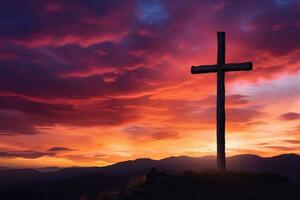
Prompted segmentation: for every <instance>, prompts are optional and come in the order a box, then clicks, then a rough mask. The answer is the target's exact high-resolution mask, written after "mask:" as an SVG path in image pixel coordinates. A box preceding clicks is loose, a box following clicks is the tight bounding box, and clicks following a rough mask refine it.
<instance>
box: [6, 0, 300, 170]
mask: <svg viewBox="0 0 300 200" xmlns="http://www.w3.org/2000/svg"><path fill="white" fill-rule="evenodd" d="M0 4H3V5H1V7H2V8H5V12H4V17H3V19H0V26H1V28H2V30H0V40H1V43H0V166H10V167H44V166H61V167H66V166H94V165H97V166H103V165H108V164H112V163H115V162H119V161H124V160H129V159H135V158H141V157H149V158H153V159H160V158H164V157H168V156H179V155H188V156H203V155H213V154H215V150H216V141H215V95H216V75H215V74H201V75H192V74H190V66H191V65H200V64H215V63H216V42H217V41H216V32H217V31H220V30H222V31H225V32H226V34H227V36H226V42H227V47H226V50H227V51H226V54H227V55H226V62H245V61H252V62H253V65H254V70H253V71H247V72H230V73H226V111H227V124H226V145H227V146H226V152H227V155H228V156H230V155H236V154H244V153H247V154H248V153H251V154H258V155H261V156H272V155H277V154H283V153H300V148H299V144H300V49H299V46H300V42H299V39H297V37H298V36H299V34H300V16H299V13H300V12H299V11H300V4H299V2H297V1H292V0H290V1H288V0H280V1H279V0H274V1H258V0H257V1H243V2H240V4H239V3H237V2H233V1H230V0H224V1H201V3H200V1H189V2H187V1H179V0H178V1H177V0H175V1H167V0H165V1H163V0H162V1H159V0H150V1H131V0H128V1H122V2H120V1H119V2H113V1H112V2H105V3H103V2H101V1H99V2H93V1H85V2H84V3H72V4H70V3H66V2H63V1H51V3H50V2H46V1H45V2H44V1H43V2H40V3H38V4H36V3H26V6H25V5H22V4H20V5H14V4H13V3H11V2H5V3H0ZM24 19H26V20H24ZM3 29H5V31H3Z"/></svg>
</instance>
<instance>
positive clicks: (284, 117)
mask: <svg viewBox="0 0 300 200" xmlns="http://www.w3.org/2000/svg"><path fill="white" fill-rule="evenodd" d="M279 118H280V119H282V120H285V121H290V120H298V119H300V114H299V113H295V112H288V113H283V114H281V115H280V117H279Z"/></svg>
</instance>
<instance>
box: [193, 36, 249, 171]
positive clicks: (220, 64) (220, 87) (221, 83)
mask: <svg viewBox="0 0 300 200" xmlns="http://www.w3.org/2000/svg"><path fill="white" fill-rule="evenodd" d="M217 38H218V58H217V65H200V66H192V68H191V73H192V74H203V73H210V72H217V167H218V169H219V170H221V171H225V170H226V160H225V80H224V79H225V72H228V71H247V70H252V63H251V62H245V63H228V64H225V33H224V32H218V33H217Z"/></svg>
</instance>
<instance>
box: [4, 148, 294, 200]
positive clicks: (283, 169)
mask: <svg viewBox="0 0 300 200" xmlns="http://www.w3.org/2000/svg"><path fill="white" fill-rule="evenodd" d="M215 160H216V158H215V157H214V156H205V157H188V156H179V157H169V158H165V159H161V160H152V159H148V158H142V159H137V160H132V161H125V162H120V163H116V164H113V165H110V166H105V167H71V168H64V169H58V168H55V167H51V168H48V169H47V168H46V169H4V170H0V199H2V198H1V195H13V196H14V195H20V194H22V195H25V194H27V195H29V197H28V198H30V199H34V197H32V196H30V195H32V194H38V195H41V194H55V195H58V194H61V195H64V194H65V193H67V194H69V195H68V197H69V196H72V195H73V196H74V195H75V196H76V195H77V196H78V195H79V194H81V193H82V194H91V195H94V194H95V193H98V192H99V191H102V190H109V189H110V188H116V187H121V186H122V185H124V183H125V182H126V181H129V180H130V179H131V178H132V177H136V176H143V175H145V174H146V173H147V172H149V170H150V169H152V168H155V169H158V170H160V171H164V172H170V173H180V172H184V171H195V172H200V171H203V170H208V169H215V166H216V164H215ZM227 167H228V170H230V171H245V172H255V173H263V172H268V173H276V174H278V175H281V176H283V177H287V178H289V180H291V182H292V183H298V184H299V183H300V156H299V155H296V154H284V155H279V156H275V157H270V158H263V157H259V156H257V155H248V154H245V155H238V156H233V157H228V158H227ZM93 185H94V186H95V187H94V186H93ZM16 191H18V192H16ZM64 192H65V193H64ZM9 199H18V198H9ZM50 199H51V198H50ZM53 199H60V198H59V197H57V196H56V198H53ZM61 199H68V198H67V197H63V198H61ZM70 199H72V198H70Z"/></svg>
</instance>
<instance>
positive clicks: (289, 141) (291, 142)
mask: <svg viewBox="0 0 300 200" xmlns="http://www.w3.org/2000/svg"><path fill="white" fill-rule="evenodd" d="M284 142H287V143H290V144H300V140H284Z"/></svg>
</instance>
